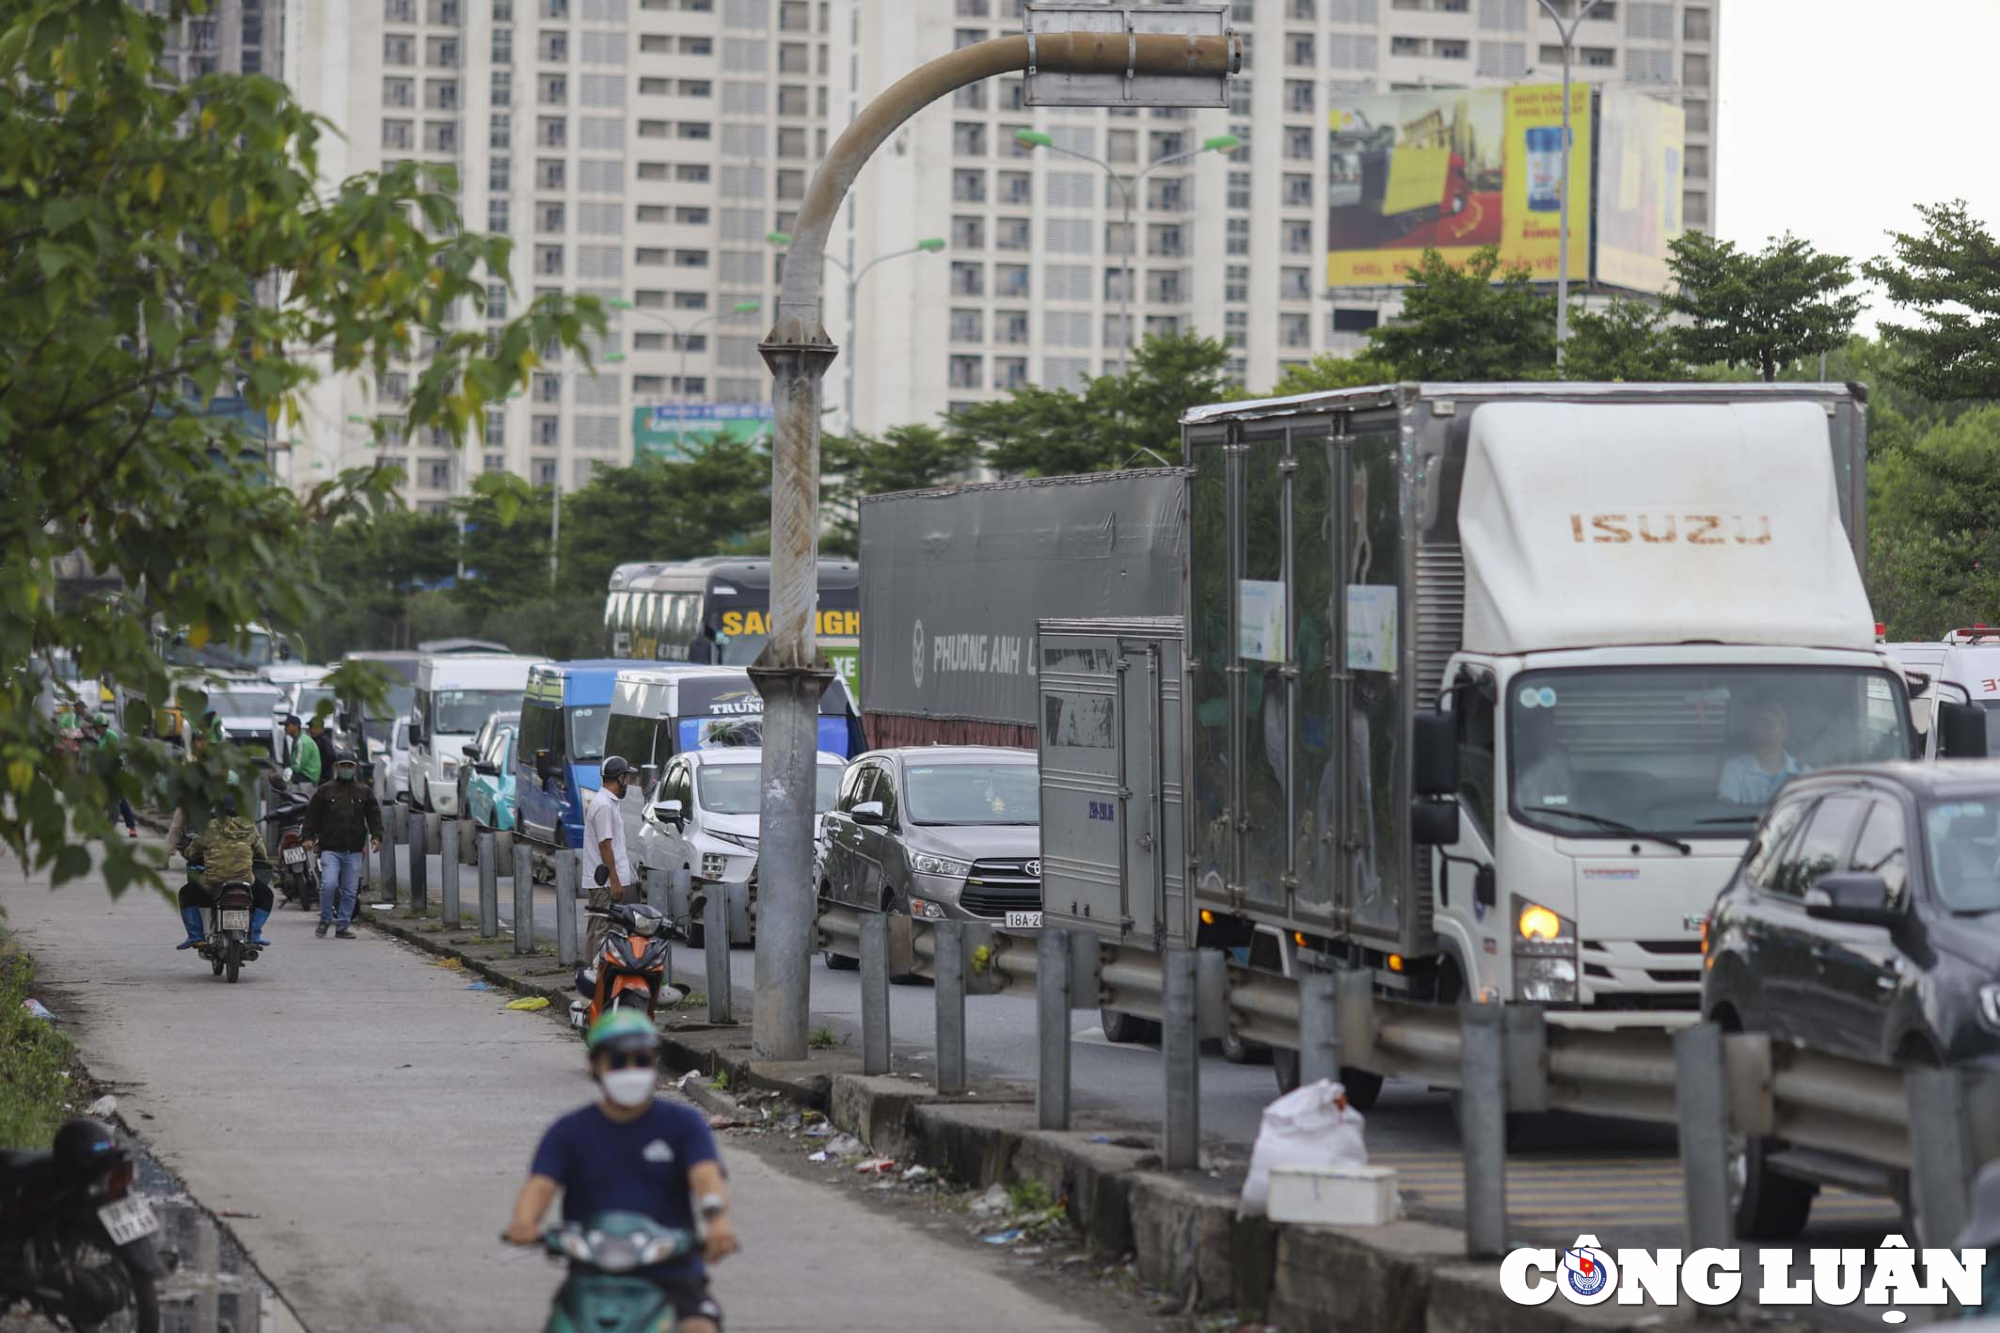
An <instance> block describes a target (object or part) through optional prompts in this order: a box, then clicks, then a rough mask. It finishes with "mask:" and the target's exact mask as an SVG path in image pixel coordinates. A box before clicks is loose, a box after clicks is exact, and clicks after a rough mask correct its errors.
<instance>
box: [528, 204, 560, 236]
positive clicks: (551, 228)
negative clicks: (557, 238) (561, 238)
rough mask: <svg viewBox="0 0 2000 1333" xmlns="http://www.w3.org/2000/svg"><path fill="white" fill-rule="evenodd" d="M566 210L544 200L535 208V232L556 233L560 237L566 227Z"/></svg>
mask: <svg viewBox="0 0 2000 1333" xmlns="http://www.w3.org/2000/svg"><path fill="white" fill-rule="evenodd" d="M564 221H565V218H564V208H563V205H561V204H556V203H549V202H547V201H546V200H544V201H543V202H542V203H539V204H537V205H536V206H535V230H536V231H545V232H554V233H556V234H558V235H560V234H561V233H562V232H563V231H564V230H565V227H564V226H563V223H564Z"/></svg>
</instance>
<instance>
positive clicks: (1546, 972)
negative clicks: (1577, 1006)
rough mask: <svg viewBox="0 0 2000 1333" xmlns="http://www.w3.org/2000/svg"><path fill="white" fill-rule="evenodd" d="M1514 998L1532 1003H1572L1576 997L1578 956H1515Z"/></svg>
mask: <svg viewBox="0 0 2000 1333" xmlns="http://www.w3.org/2000/svg"><path fill="white" fill-rule="evenodd" d="M1514 998H1515V999H1517V1000H1525V1001H1527V1002H1528V1003H1530V1004H1570V1003H1573V1002H1574V1001H1575V1000H1576V959H1574V958H1532V957H1529V958H1523V957H1518V956H1517V957H1516V958H1515V959H1514Z"/></svg>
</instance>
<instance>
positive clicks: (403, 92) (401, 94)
mask: <svg viewBox="0 0 2000 1333" xmlns="http://www.w3.org/2000/svg"><path fill="white" fill-rule="evenodd" d="M416 88H417V85H416V81H415V80H414V79H384V80H382V105H383V106H397V107H408V106H415V105H416V104H417V93H416Z"/></svg>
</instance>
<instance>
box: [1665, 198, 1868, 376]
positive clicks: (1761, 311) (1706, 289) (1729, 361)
mask: <svg viewBox="0 0 2000 1333" xmlns="http://www.w3.org/2000/svg"><path fill="white" fill-rule="evenodd" d="M1669 249H1670V250H1671V252H1672V254H1671V257H1670V258H1669V259H1668V261H1667V267H1668V269H1669V270H1670V271H1671V272H1672V274H1673V279H1674V283H1675V286H1674V287H1673V288H1672V289H1670V290H1669V291H1668V293H1667V295H1666V297H1665V299H1664V302H1663V304H1664V305H1665V307H1666V309H1667V310H1668V311H1670V312H1672V313H1674V314H1677V315H1682V316H1684V317H1686V319H1687V321H1688V322H1687V323H1686V324H1677V325H1675V326H1674V328H1673V339H1674V345H1675V347H1676V348H1677V349H1678V350H1679V352H1680V354H1681V356H1683V357H1684V358H1685V359H1687V360H1688V361H1690V362H1693V363H1696V364H1703V363H1709V362H1715V363H1720V364H1722V365H1727V366H1747V367H1749V368H1751V369H1752V370H1755V371H1756V372H1757V373H1758V374H1760V375H1762V376H1763V378H1764V380H1765V382H1767V383H1769V382H1770V381H1773V380H1775V379H1777V378H1778V371H1779V370H1780V369H1781V368H1782V367H1784V366H1786V365H1787V364H1789V363H1791V362H1794V361H1799V360H1802V359H1804V358H1806V357H1816V356H1818V355H1819V354H1820V353H1821V352H1830V351H1832V350H1833V349H1834V348H1836V347H1839V346H1840V345H1841V344H1842V343H1843V342H1845V341H1846V340H1847V336H1848V331H1849V330H1850V329H1852V328H1853V327H1854V316H1855V315H1856V314H1857V313H1858V312H1859V311H1860V309H1861V296H1860V294H1859V293H1857V292H1854V291H1851V290H1849V289H1850V288H1852V287H1853V286H1854V270H1853V269H1852V268H1851V267H1850V265H1849V263H1848V261H1847V260H1846V259H1845V258H1843V257H1841V256H1839V255H1824V254H1820V253H1819V252H1818V251H1816V250H1814V249H1813V247H1812V246H1811V245H1809V244H1808V243H1806V242H1805V241H1802V240H1800V239H1799V238H1798V237H1796V236H1792V235H1785V236H1781V237H1778V238H1777V239H1775V240H1773V241H1771V242H1769V243H1768V244H1766V245H1765V247H1764V248H1763V249H1762V250H1761V251H1759V252H1757V253H1756V254H1752V253H1750V252H1749V251H1747V250H1741V249H1738V248H1737V246H1736V244H1735V242H1733V241H1718V240H1716V239H1715V238H1714V237H1713V236H1710V235H1708V234H1706V233H1704V232H1698V231H1691V232H1687V233H1685V234H1684V235H1682V236H1679V237H1677V238H1676V239H1675V240H1673V241H1672V242H1671V243H1670V245H1669Z"/></svg>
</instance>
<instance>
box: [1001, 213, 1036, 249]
mask: <svg viewBox="0 0 2000 1333" xmlns="http://www.w3.org/2000/svg"><path fill="white" fill-rule="evenodd" d="M1032 244H1033V241H1032V239H1031V236H1030V229H1029V225H1028V219H1026V218H1000V219H998V220H997V221H995V222H994V224H993V248H994V249H995V250H1026V249H1027V248H1028V247H1029V246H1030V245H1032Z"/></svg>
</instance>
